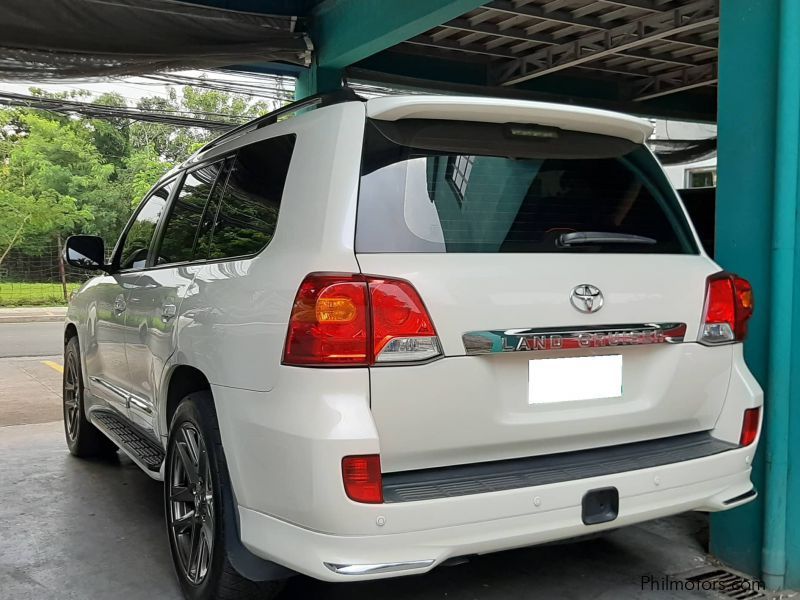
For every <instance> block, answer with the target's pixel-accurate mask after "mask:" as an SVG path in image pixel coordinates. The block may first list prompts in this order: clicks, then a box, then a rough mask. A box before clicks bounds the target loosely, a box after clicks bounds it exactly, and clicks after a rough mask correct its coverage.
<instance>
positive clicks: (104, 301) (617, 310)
mask: <svg viewBox="0 0 800 600" xmlns="http://www.w3.org/2000/svg"><path fill="white" fill-rule="evenodd" d="M299 109H303V110H299ZM290 113H297V114H296V115H295V116H294V117H292V118H285V117H288V116H289V114H290ZM279 117H280V118H279ZM650 131H651V129H650V125H649V124H648V123H646V122H644V121H642V120H639V119H635V118H632V117H628V116H624V115H619V114H614V113H610V112H605V111H600V110H590V109H585V108H578V107H573V106H559V105H553V104H543V103H535V102H522V101H514V100H499V99H487V98H465V97H444V96H439V97H428V96H413V97H391V98H379V99H373V100H369V101H366V102H365V101H362V100H361V99H359V98H357V97H355V96H353V95H352V94H348V93H344V92H343V93H341V94H339V95H333V96H322V97H315V98H312V99H310V100H307V101H305V102H301V103H297V104H295V105H290V106H289V107H287V108H285V109H281V110H279V111H277V112H276V113H272V114H270V115H267V116H265V117H263V118H261V119H257V120H256V121H254V122H252V123H250V124H248V125H246V126H244V127H242V128H239V129H237V130H235V131H233V132H231V133H229V134H226V135H224V136H223V137H222V138H220V139H218V140H216V141H214V142H212V143H210V144H209V145H207V146H206V147H204V148H202V149H201V150H200V151H199V152H197V153H196V154H195V155H194V156H192V157H191V158H190V159H189V160H187V161H186V162H185V163H184V164H183V165H181V166H180V167H178V168H177V169H175V170H173V171H171V172H170V173H168V174H167V175H165V176H164V177H163V178H162V179H161V181H159V182H158V183H157V184H156V185H155V187H154V188H153V190H152V191H151V192H150V193H149V194H148V196H147V197H145V198H144V200H142V202H141V204H140V205H139V208H138V210H137V212H136V214H135V215H134V216H133V218H132V219H131V221H130V223H129V225H128V226H127V227H126V229H125V231H124V232H123V233H122V236H121V238H120V240H119V242H118V243H117V245H116V247H115V249H114V251H113V253H112V254H111V258H110V260H109V262H108V263H106V261H105V253H104V249H103V243H102V241H101V240H99V239H98V238H93V237H88V236H75V237H72V238H70V239H69V241H68V242H67V248H66V255H67V258H68V260H69V262H70V263H71V264H73V265H77V266H83V267H87V268H95V269H101V270H102V271H104V274H102V275H100V276H98V277H96V278H94V279H92V280H91V281H89V282H88V283H87V284H86V285H84V286H83V288H82V289H81V290H80V291H79V292H78V293H76V294H75V296H74V298H73V299H72V302H71V304H70V308H69V313H68V317H67V324H66V331H65V372H64V417H65V423H66V433H67V441H68V443H69V448H70V450H71V452H72V453H73V454H75V455H77V456H90V455H95V454H98V453H104V452H111V451H116V448H117V447H119V448H121V449H122V450H123V451H124V452H125V453H127V454H128V455H129V456H130V457H131V458H132V459H133V460H134V461H135V462H136V463H137V464H138V465H140V466H141V468H142V469H143V470H144V471H145V472H146V473H147V474H148V475H150V476H151V477H153V478H155V479H163V480H164V481H165V507H166V516H167V523H168V531H169V539H170V546H171V549H172V555H173V559H174V562H175V566H176V571H177V573H178V576H179V580H180V583H181V586H182V588H183V590H184V593H185V594H186V596H187V597H188V598H204V599H205V598H229V597H234V596H235V595H238V594H242V593H245V592H247V593H250V592H252V594H254V595H255V594H262V595H269V594H271V593H276V591H277V589H278V588H279V581H280V580H282V579H285V578H286V577H288V576H289V575H291V574H293V573H303V574H306V575H310V576H312V577H316V578H319V579H324V580H327V581H355V580H362V579H373V578H379V577H393V576H398V575H410V574H415V573H423V572H426V571H429V570H430V569H433V568H434V567H436V566H437V565H440V564H442V563H443V562H445V561H447V560H448V559H451V558H454V557H463V556H466V555H472V554H483V553H488V552H493V551H496V550H503V549H507V548H515V547H520V546H528V545H531V544H539V543H542V542H547V541H551V540H557V539H562V538H569V537H574V536H579V535H583V534H587V533H592V532H598V531H602V530H604V529H609V528H614V527H619V526H621V525H627V524H630V523H637V522H640V521H644V520H646V519H653V518H656V517H663V516H665V515H669V514H673V513H678V512H681V511H686V510H703V511H719V510H726V509H730V508H734V507H736V506H739V505H741V504H744V503H746V502H748V501H750V500H752V499H753V498H754V497H755V494H756V492H755V490H754V489H753V486H752V484H751V482H750V463H751V459H752V457H753V454H754V452H755V448H756V441H757V439H758V435H759V428H760V414H761V411H760V409H761V404H762V392H761V389H760V388H759V386H758V384H757V383H756V381H755V380H754V379H753V377H752V375H751V374H750V372H749V371H748V369H747V367H746V365H745V363H744V360H743V358H742V343H741V341H742V339H743V338H744V336H745V333H746V327H747V321H748V318H749V317H750V314H751V312H752V308H753V299H752V291H751V289H750V286H749V284H748V283H747V282H746V281H745V280H743V279H741V278H739V277H737V276H735V275H732V274H729V273H724V272H721V271H720V268H719V267H718V266H717V265H716V264H715V263H714V262H713V261H712V260H711V259H710V258H709V257H708V256H707V255H706V254H705V253H704V251H703V250H702V248H701V246H700V244H699V243H698V239H697V236H696V234H695V232H694V230H693V228H692V226H691V224H690V222H689V220H688V219H687V216H686V213H685V211H684V209H683V207H682V205H681V202H680V200H679V199H678V197H677V196H676V194H675V192H674V191H673V190H672V189H671V188H670V186H669V184H668V182H667V180H666V178H665V176H664V174H663V173H662V170H661V168H660V167H659V165H658V163H657V162H656V160H655V158H654V157H653V155H652V154H651V153H650V151H649V150H648V149H647V147H646V146H645V145H644V144H645V140H646V139H647V137H648V136H649V134H650Z"/></svg>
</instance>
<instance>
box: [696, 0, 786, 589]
mask: <svg viewBox="0 0 800 600" xmlns="http://www.w3.org/2000/svg"><path fill="white" fill-rule="evenodd" d="M720 28H721V39H720V84H719V157H718V159H719V164H718V174H719V178H718V181H719V188H718V201H717V260H718V261H719V262H720V264H721V265H722V266H723V267H724V268H726V269H729V270H733V271H736V272H738V273H740V274H741V275H743V276H744V277H746V278H748V279H749V280H750V281H751V282H752V283H753V287H754V290H755V292H756V307H757V309H756V314H755V317H754V319H753V322H752V324H751V328H750V335H749V338H748V341H747V343H746V345H745V356H746V359H747V362H748V365H749V366H750V369H751V370H752V372H753V374H754V375H755V376H756V378H757V379H758V380H759V381H760V382H761V383H762V386H763V387H764V389H765V392H766V401H765V412H766V416H765V424H764V430H763V434H762V441H761V445H760V447H759V452H758V454H757V459H756V463H755V466H754V477H753V479H754V481H755V483H756V486H757V487H758V489H759V491H760V492H761V496H760V498H759V499H758V501H756V502H754V503H752V504H750V505H747V506H745V507H742V508H739V509H736V510H733V511H730V512H727V513H722V514H717V515H714V516H713V518H712V528H711V550H712V551H713V552H714V553H715V554H716V555H717V556H719V557H720V558H721V559H722V560H724V561H725V562H727V563H729V564H731V565H733V566H734V567H736V568H739V569H742V570H744V571H747V572H748V573H751V574H754V575H761V576H762V578H763V579H764V580H765V581H766V582H767V584H768V586H769V587H793V588H798V587H800V505H798V504H797V502H793V499H795V498H798V497H800V476H799V475H797V472H796V469H793V468H792V466H793V465H794V464H798V461H800V444H796V443H793V439H794V437H795V436H794V434H795V433H800V388H798V386H797V384H796V382H799V381H800V379H798V375H800V358H799V357H795V356H794V345H795V344H794V340H796V339H797V334H798V333H800V331H799V330H800V273H798V266H800V256H799V255H798V246H797V243H796V241H797V238H798V207H799V206H800V198H798V169H799V168H800V164H799V163H798V156H800V153H799V152H798V150H799V149H800V126H799V124H800V3H798V2H797V1H796V0H746V1H745V0H727V1H726V2H723V3H722V12H721V22H720ZM795 430H797V431H795Z"/></svg>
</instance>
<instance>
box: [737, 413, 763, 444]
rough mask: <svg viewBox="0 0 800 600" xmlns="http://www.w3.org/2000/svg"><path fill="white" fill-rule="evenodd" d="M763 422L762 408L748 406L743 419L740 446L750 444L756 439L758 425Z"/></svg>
mask: <svg viewBox="0 0 800 600" xmlns="http://www.w3.org/2000/svg"><path fill="white" fill-rule="evenodd" d="M760 424H761V408H748V409H747V410H746V411H744V419H743V420H742V435H741V436H740V437H739V445H740V446H749V445H750V444H752V443H753V442H755V441H756V436H758V426H759V425H760Z"/></svg>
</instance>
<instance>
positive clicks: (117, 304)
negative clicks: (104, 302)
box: [114, 294, 128, 314]
mask: <svg viewBox="0 0 800 600" xmlns="http://www.w3.org/2000/svg"><path fill="white" fill-rule="evenodd" d="M126 308H128V305H127V304H126V303H125V297H124V296H123V295H122V294H120V295H119V296H117V297H116V298H114V312H115V313H116V314H121V313H123V312H125V309H126Z"/></svg>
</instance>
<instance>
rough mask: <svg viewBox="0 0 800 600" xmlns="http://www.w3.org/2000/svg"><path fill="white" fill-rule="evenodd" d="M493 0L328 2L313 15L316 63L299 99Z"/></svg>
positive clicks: (306, 76) (299, 89)
mask: <svg viewBox="0 0 800 600" xmlns="http://www.w3.org/2000/svg"><path fill="white" fill-rule="evenodd" d="M486 2H488V0H402V1H401V0H394V1H390V0H324V1H323V2H320V3H319V4H317V5H316V7H315V8H314V11H313V13H312V15H311V19H310V24H311V39H312V40H313V42H314V64H313V65H312V67H311V68H310V69H308V70H307V71H305V72H304V73H302V74H301V75H300V77H299V78H298V80H297V88H296V89H295V94H294V96H295V99H298V100H299V99H301V98H305V97H306V96H309V95H311V94H317V93H319V92H330V91H333V90H336V89H338V88H339V87H341V85H342V75H343V70H344V69H346V68H347V67H349V66H350V65H352V64H355V63H357V62H358V61H360V60H363V59H365V58H367V57H370V56H373V55H375V54H378V53H380V52H381V51H383V50H386V49H387V48H391V47H392V46H394V45H396V44H399V43H401V42H404V41H406V40H408V39H411V38H412V37H414V36H416V35H419V34H420V33H423V32H424V31H427V30H429V29H431V28H432V27H436V26H437V25H441V24H442V23H444V22H446V21H449V20H450V19H454V18H456V17H458V16H459V15H462V14H464V13H467V12H469V11H471V10H474V9H475V8H477V7H478V6H481V5H482V4H485V3H486Z"/></svg>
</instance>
